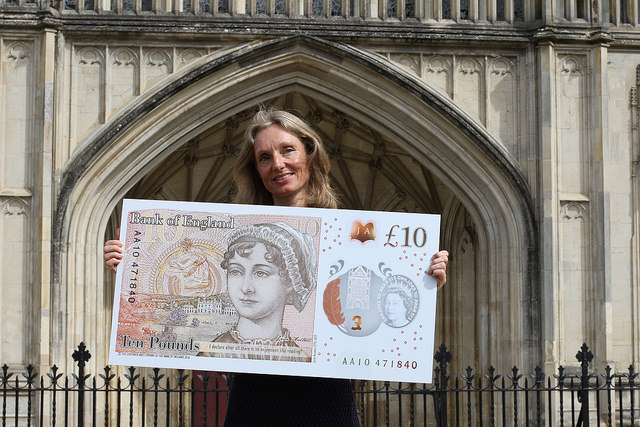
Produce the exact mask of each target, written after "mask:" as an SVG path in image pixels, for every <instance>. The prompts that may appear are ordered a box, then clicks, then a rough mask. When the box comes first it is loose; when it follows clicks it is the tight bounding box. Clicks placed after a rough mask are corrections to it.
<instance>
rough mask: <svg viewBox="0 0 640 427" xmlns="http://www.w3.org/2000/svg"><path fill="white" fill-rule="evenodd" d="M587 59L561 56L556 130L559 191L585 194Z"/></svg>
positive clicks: (587, 159)
mask: <svg viewBox="0 0 640 427" xmlns="http://www.w3.org/2000/svg"><path fill="white" fill-rule="evenodd" d="M586 61H587V57H586V56H584V55H582V56H579V55H573V54H568V55H562V54H561V55H558V70H557V94H558V97H557V124H558V126H557V128H558V135H557V140H558V150H557V152H558V163H559V165H558V166H559V167H558V191H560V192H562V193H577V194H584V193H586V192H588V190H589V184H588V175H589V169H590V160H589V159H590V154H589V151H588V149H589V147H590V143H589V139H590V135H589V131H588V123H589V120H588V118H589V100H588V98H587V95H588V94H587V85H588V80H587V79H588V70H587V65H586Z"/></svg>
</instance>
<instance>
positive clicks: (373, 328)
mask: <svg viewBox="0 0 640 427" xmlns="http://www.w3.org/2000/svg"><path fill="white" fill-rule="evenodd" d="M439 227H440V218H439V216H437V215H422V214H404V213H389V212H368V211H352V210H334V209H312V208H291V207H286V208H283V207H275V206H248V205H231V204H211V203H187V202H167V201H152V200H125V201H124V204H123V214H122V224H121V239H122V240H123V242H124V258H123V260H122V262H121V264H120V265H119V266H118V271H117V276H116V277H117V279H116V289H115V297H114V307H113V322H112V330H111V346H110V363H113V364H118V365H132V366H149V367H165V368H184V369H198V370H211V371H228V372H254V373H266V374H286V375H301V376H319V377H334V378H358V379H371V380H390V381H410V382H429V381H430V380H431V374H432V360H433V337H434V329H435V301H436V282H435V280H434V279H433V278H432V277H430V276H429V275H427V274H426V271H427V269H428V267H429V265H430V260H431V256H432V255H433V254H434V253H435V252H436V251H437V250H438V239H439V237H438V232H439Z"/></svg>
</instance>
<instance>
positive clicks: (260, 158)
mask: <svg viewBox="0 0 640 427" xmlns="http://www.w3.org/2000/svg"><path fill="white" fill-rule="evenodd" d="M329 165H330V163H329V158H328V156H327V154H326V152H325V150H324V148H323V146H322V143H321V141H320V138H319V137H318V135H317V134H316V132H314V131H313V130H312V129H311V127H310V126H309V125H308V124H307V123H305V122H304V121H303V120H301V119H300V118H298V117H297V116H295V115H293V114H290V113H288V112H285V111H278V110H260V111H258V112H257V113H256V115H255V116H254V117H253V121H252V122H251V124H250V125H249V127H248V128H247V130H246V132H245V139H244V141H243V146H242V147H241V150H240V155H239V157H238V159H237V161H236V164H235V167H234V178H235V181H236V184H237V186H238V193H237V195H236V197H235V199H234V202H236V203H250V204H251V203H252V204H273V205H277V206H299V207H317V208H336V207H337V206H338V203H337V199H336V196H335V194H334V192H333V190H332V188H331V185H330V182H329ZM104 250H105V260H106V263H107V266H108V267H110V268H112V269H113V270H114V271H115V266H116V265H117V264H118V263H119V262H120V259H121V258H122V244H121V243H119V242H118V241H108V242H107V243H106V244H105V249H104ZM447 262H448V253H447V252H446V251H440V252H438V253H436V254H435V255H434V256H433V257H432V261H431V265H430V266H429V269H428V270H427V273H428V274H430V275H431V276H433V277H435V278H436V279H437V282H438V287H441V286H442V285H444V283H445V281H446V265H447ZM248 402H250V403H248ZM358 424H359V422H358V417H357V413H356V408H355V403H354V400H353V395H352V392H351V386H350V382H349V380H344V379H330V378H306V377H287V376H267V375H254V374H237V375H235V377H234V381H233V383H232V386H231V393H230V397H229V407H228V410H227V418H226V421H225V425H227V426H247V425H274V426H282V425H306V426H309V425H322V426H357V425H358Z"/></svg>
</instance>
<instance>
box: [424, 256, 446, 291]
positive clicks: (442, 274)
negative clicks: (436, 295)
mask: <svg viewBox="0 0 640 427" xmlns="http://www.w3.org/2000/svg"><path fill="white" fill-rule="evenodd" d="M448 262H449V252H447V251H439V252H436V253H435V254H434V255H433V256H432V257H431V265H430V266H429V269H428V270H427V274H428V275H429V276H431V277H434V278H435V279H436V280H437V282H438V289H440V288H441V287H443V286H444V284H445V283H447V263H448Z"/></svg>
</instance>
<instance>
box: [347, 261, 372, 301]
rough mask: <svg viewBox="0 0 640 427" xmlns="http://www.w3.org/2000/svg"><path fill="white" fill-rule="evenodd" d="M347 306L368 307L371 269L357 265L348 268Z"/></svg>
mask: <svg viewBox="0 0 640 427" xmlns="http://www.w3.org/2000/svg"><path fill="white" fill-rule="evenodd" d="M347 289H348V291H347V308H348V309H354V308H361V309H364V310H368V309H369V305H370V301H371V299H370V295H371V271H369V270H367V269H366V268H364V267H362V266H359V267H356V268H354V269H352V270H349V283H348V285H347Z"/></svg>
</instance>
